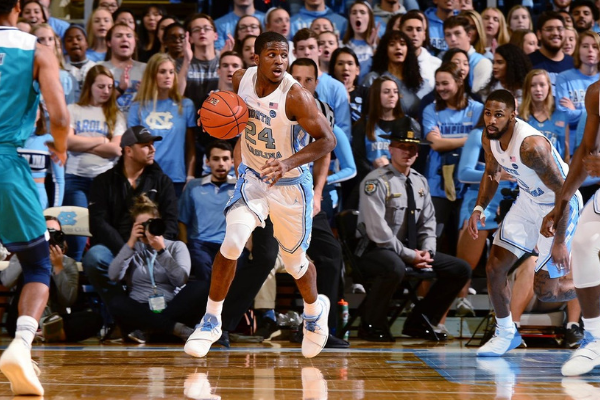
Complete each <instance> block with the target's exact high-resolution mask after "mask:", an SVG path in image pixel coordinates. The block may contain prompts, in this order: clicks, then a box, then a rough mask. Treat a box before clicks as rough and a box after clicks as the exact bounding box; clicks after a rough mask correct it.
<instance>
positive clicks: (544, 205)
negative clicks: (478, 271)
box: [468, 90, 582, 357]
mask: <svg viewBox="0 0 600 400" xmlns="http://www.w3.org/2000/svg"><path fill="white" fill-rule="evenodd" d="M483 117H484V121H485V135H484V136H483V137H482V147H483V149H484V151H485V164H486V165H485V173H484V175H483V178H482V180H481V186H480V188H479V194H478V196H477V206H475V208H474V209H473V213H472V214H471V218H470V219H469V226H468V227H469V232H470V234H471V236H472V237H473V238H474V239H476V238H477V235H478V231H477V223H478V222H480V219H481V215H483V211H484V210H485V208H486V206H487V205H488V204H489V202H490V201H491V199H492V198H493V196H494V194H495V193H496V190H497V188H498V180H499V176H500V172H501V169H504V170H505V171H506V172H508V173H509V174H511V175H512V176H513V177H514V178H515V179H516V180H517V183H518V184H519V197H518V198H517V200H516V201H515V203H514V204H513V206H512V207H511V209H510V211H509V212H508V213H507V215H506V217H505V218H504V220H503V221H502V224H501V226H500V227H499V228H498V232H497V233H496V236H495V238H494V242H493V245H492V249H491V252H490V256H489V258H488V263H487V265H486V271H487V276H488V293H489V296H490V300H491V302H492V304H493V306H494V311H495V312H496V322H497V329H496V333H495V335H494V337H492V339H490V341H488V342H487V343H486V344H484V345H483V346H482V347H480V348H479V349H478V351H477V355H478V356H483V357H498V356H501V355H503V354H504V353H506V352H507V351H509V350H511V349H514V348H515V347H517V346H518V345H520V344H521V336H520V335H519V333H518V332H517V330H516V327H515V325H514V323H513V321H512V316H511V314H510V306H509V304H510V288H509V286H508V282H507V274H508V272H509V270H510V269H511V268H512V266H513V265H514V264H515V263H516V262H517V260H518V259H519V258H520V257H522V256H523V255H525V254H526V253H532V252H533V251H534V250H537V252H538V253H539V257H538V261H537V264H536V275H535V280H534V291H535V294H536V296H537V298H538V299H540V300H541V301H552V302H560V301H567V300H571V299H573V298H575V291H574V287H573V281H572V279H571V278H570V275H568V272H569V271H568V268H567V266H566V264H565V262H564V259H565V258H568V256H569V252H570V243H571V239H572V237H573V233H574V231H575V227H576V226H577V221H578V219H579V213H580V210H581V208H582V204H581V195H580V194H579V193H574V194H573V195H572V196H571V197H570V198H569V202H570V207H569V208H568V209H567V210H566V211H565V218H564V220H563V223H562V224H561V225H559V226H558V228H557V231H556V237H555V238H554V239H552V238H547V237H544V236H542V235H541V234H540V227H541V225H542V220H543V218H544V215H546V213H548V211H550V210H551V209H552V207H553V206H554V200H555V197H556V195H557V194H558V193H559V192H560V190H561V188H562V184H563V182H564V179H565V177H566V174H567V172H568V166H567V165H566V164H565V163H564V162H563V161H562V159H561V158H560V156H559V155H558V152H557V151H556V149H555V148H554V147H553V146H552V144H551V143H550V142H549V141H548V139H547V138H546V137H545V136H544V135H542V134H541V133H540V132H538V131H537V130H535V129H534V128H533V127H531V126H530V125H529V124H528V123H527V122H525V121H522V120H517V118H516V113H515V98H514V97H513V95H512V94H511V93H510V92H508V91H506V90H497V91H495V92H492V93H491V94H490V96H489V97H488V98H487V100H486V103H485V108H484V111H483ZM481 223H482V224H485V219H482V220H481Z"/></svg>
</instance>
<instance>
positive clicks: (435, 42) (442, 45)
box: [425, 7, 448, 50]
mask: <svg viewBox="0 0 600 400" xmlns="http://www.w3.org/2000/svg"><path fill="white" fill-rule="evenodd" d="M436 11H437V8H436V7H430V8H428V9H427V10H425V16H426V17H427V20H428V21H429V28H428V29H429V43H431V46H433V47H435V48H436V49H438V50H448V43H446V39H445V37H444V21H442V20H441V19H440V18H439V17H438V16H437V15H436Z"/></svg>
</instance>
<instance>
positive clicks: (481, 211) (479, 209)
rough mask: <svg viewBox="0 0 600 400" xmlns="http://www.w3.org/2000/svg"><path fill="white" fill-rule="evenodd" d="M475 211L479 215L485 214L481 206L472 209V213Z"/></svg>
mask: <svg viewBox="0 0 600 400" xmlns="http://www.w3.org/2000/svg"><path fill="white" fill-rule="evenodd" d="M475 211H479V212H480V213H482V214H485V208H483V207H481V206H475V208H474V209H473V212H475ZM471 214H472V213H471Z"/></svg>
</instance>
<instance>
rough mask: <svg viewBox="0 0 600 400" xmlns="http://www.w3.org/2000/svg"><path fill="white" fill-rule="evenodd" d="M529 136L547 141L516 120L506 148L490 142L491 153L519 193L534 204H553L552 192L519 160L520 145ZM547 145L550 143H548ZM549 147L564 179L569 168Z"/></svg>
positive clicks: (538, 133) (525, 123)
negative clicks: (516, 183)
mask: <svg viewBox="0 0 600 400" xmlns="http://www.w3.org/2000/svg"><path fill="white" fill-rule="evenodd" d="M530 136H541V137H543V138H544V139H546V140H548V139H547V138H546V137H545V136H544V135H543V134H542V133H540V132H539V131H537V130H536V129H535V128H533V127H532V126H531V125H529V124H528V123H527V122H525V121H522V120H519V119H517V121H516V123H515V129H514V131H513V136H512V138H511V139H510V143H509V144H508V148H507V149H506V150H505V151H503V150H502V149H501V148H500V141H498V140H490V146H491V149H492V153H493V154H494V157H495V158H496V161H498V163H499V164H500V165H501V166H502V168H504V170H506V172H508V173H509V174H511V175H512V176H513V177H514V178H515V179H516V180H517V182H518V184H519V189H520V190H521V192H523V193H525V194H526V195H527V196H529V197H530V198H531V199H532V200H533V201H534V202H536V203H539V204H554V201H555V194H554V192H553V191H552V190H551V189H550V188H548V187H547V186H546V185H545V184H544V183H543V182H542V180H541V179H540V177H539V176H538V174H537V173H536V172H535V171H534V170H533V169H531V168H529V167H527V166H526V165H525V164H523V161H522V160H521V144H522V143H523V140H524V139H525V138H527V137H530ZM548 143H550V142H549V141H548ZM550 146H551V148H552V156H553V158H554V161H555V162H556V164H557V166H558V170H559V171H560V172H561V174H562V177H563V178H566V177H567V173H568V172H569V166H568V165H567V164H566V163H565V162H564V161H563V160H562V158H561V157H560V154H558V151H556V149H555V148H554V146H552V143H550Z"/></svg>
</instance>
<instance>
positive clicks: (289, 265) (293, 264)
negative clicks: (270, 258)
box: [281, 250, 308, 280]
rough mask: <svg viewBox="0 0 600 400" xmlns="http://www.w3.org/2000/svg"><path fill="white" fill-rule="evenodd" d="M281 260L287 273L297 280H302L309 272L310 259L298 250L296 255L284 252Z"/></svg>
mask: <svg viewBox="0 0 600 400" xmlns="http://www.w3.org/2000/svg"><path fill="white" fill-rule="evenodd" d="M281 260H282V261H283V265H284V267H285V270H286V272H287V273H288V274H290V275H291V276H292V277H293V278H294V279H296V280H298V279H300V278H302V277H303V276H304V274H305V273H306V271H307V270H308V258H306V252H304V251H301V250H296V252H294V253H288V252H287V251H285V250H283V251H281Z"/></svg>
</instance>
